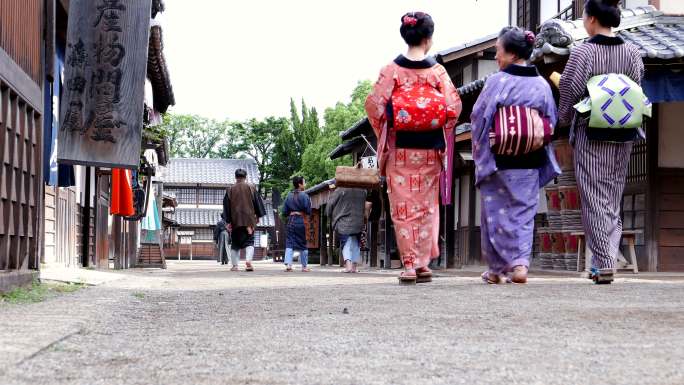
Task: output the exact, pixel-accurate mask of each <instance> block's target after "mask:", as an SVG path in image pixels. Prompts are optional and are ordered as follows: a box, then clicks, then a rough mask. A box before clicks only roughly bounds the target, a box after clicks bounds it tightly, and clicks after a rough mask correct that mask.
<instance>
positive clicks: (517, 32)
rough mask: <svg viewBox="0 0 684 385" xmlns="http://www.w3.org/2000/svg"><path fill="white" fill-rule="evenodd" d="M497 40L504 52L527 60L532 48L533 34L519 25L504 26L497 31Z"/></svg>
mask: <svg viewBox="0 0 684 385" xmlns="http://www.w3.org/2000/svg"><path fill="white" fill-rule="evenodd" d="M499 40H500V41H501V44H502V45H503V48H504V50H505V51H506V52H509V53H512V54H514V55H515V56H517V57H518V58H520V59H524V60H528V59H529V58H530V56H532V51H533V50H534V41H535V36H534V33H533V32H531V31H525V30H524V29H522V28H520V27H506V28H504V29H502V30H501V32H500V33H499Z"/></svg>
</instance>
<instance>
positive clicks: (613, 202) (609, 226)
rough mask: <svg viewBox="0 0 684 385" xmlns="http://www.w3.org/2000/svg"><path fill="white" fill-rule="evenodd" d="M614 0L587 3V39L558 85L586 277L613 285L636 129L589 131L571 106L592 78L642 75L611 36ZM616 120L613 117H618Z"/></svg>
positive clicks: (635, 54)
mask: <svg viewBox="0 0 684 385" xmlns="http://www.w3.org/2000/svg"><path fill="white" fill-rule="evenodd" d="M618 3H619V1H618V0H588V1H586V2H585V5H584V17H583V19H584V28H585V29H586V31H587V34H588V35H589V36H590V38H589V40H587V41H586V42H585V43H584V44H581V45H579V46H577V47H575V48H574V49H573V50H572V52H571V54H570V58H569V59H568V63H567V64H566V66H565V70H564V72H563V75H562V77H561V80H560V87H559V89H560V106H559V111H558V114H559V121H560V125H571V133H570V142H571V144H572V145H573V154H574V163H575V164H574V166H575V175H576V178H577V188H578V190H579V193H580V202H581V208H582V226H583V228H584V233H585V236H586V240H587V245H588V246H589V249H590V250H591V252H592V254H593V259H592V273H591V275H590V278H592V279H593V280H594V281H595V282H596V283H610V282H611V281H612V280H613V273H614V269H615V258H616V257H617V254H618V252H619V246H620V238H621V237H622V220H621V216H620V203H621V199H622V194H623V192H624V189H625V180H626V177H627V167H628V165H629V160H630V154H631V152H632V145H633V142H634V140H635V139H637V137H639V136H641V137H643V133H642V132H641V130H640V129H626V128H621V129H612V128H599V127H592V126H590V124H589V121H590V119H588V118H587V117H586V116H585V115H581V114H579V113H578V112H577V111H576V110H575V109H574V107H573V106H575V105H576V104H577V103H578V102H580V100H582V99H583V98H584V97H585V96H586V95H587V94H588V91H587V83H588V82H589V80H590V79H591V78H593V77H595V76H598V75H606V74H621V75H624V76H627V77H628V78H630V79H631V80H632V81H634V82H636V83H637V84H640V83H641V80H642V78H643V75H644V63H643V61H642V58H641V54H640V52H639V49H638V48H637V47H635V46H634V45H632V44H629V43H626V42H625V41H624V40H622V38H620V37H619V36H616V35H615V34H614V33H613V31H612V28H613V27H618V26H619V25H620V20H621V19H620V9H619V8H618ZM618 119H619V117H618Z"/></svg>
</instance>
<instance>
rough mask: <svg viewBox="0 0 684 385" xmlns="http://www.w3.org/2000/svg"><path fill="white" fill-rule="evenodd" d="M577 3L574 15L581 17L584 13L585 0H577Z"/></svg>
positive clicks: (577, 17) (576, 17)
mask: <svg viewBox="0 0 684 385" xmlns="http://www.w3.org/2000/svg"><path fill="white" fill-rule="evenodd" d="M574 3H575V5H574V9H573V12H574V16H575V19H581V18H582V15H583V14H584V1H582V0H575V2H574Z"/></svg>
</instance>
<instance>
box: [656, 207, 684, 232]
mask: <svg viewBox="0 0 684 385" xmlns="http://www.w3.org/2000/svg"><path fill="white" fill-rule="evenodd" d="M660 228H661V229H682V228H684V211H664V212H661V213H660Z"/></svg>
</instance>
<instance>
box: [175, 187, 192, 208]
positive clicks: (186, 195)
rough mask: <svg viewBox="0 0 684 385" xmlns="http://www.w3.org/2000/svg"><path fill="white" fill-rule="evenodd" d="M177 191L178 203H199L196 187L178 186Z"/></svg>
mask: <svg viewBox="0 0 684 385" xmlns="http://www.w3.org/2000/svg"><path fill="white" fill-rule="evenodd" d="M175 192H176V201H178V204H190V205H194V204H196V203H197V191H196V190H195V189H194V188H178V189H177V190H175Z"/></svg>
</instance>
